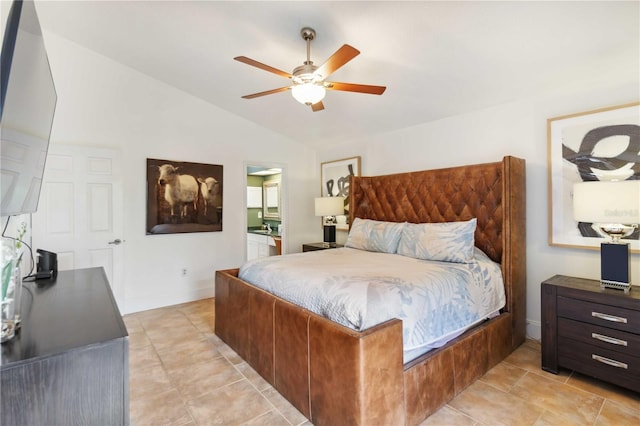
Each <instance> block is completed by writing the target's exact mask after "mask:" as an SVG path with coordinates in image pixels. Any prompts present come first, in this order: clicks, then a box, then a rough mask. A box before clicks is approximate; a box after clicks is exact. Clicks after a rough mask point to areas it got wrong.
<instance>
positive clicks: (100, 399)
mask: <svg viewBox="0 0 640 426" xmlns="http://www.w3.org/2000/svg"><path fill="white" fill-rule="evenodd" d="M22 299H23V303H22V327H21V329H20V330H19V331H18V332H17V333H16V336H15V337H14V338H13V339H12V340H10V341H8V342H5V343H3V344H2V348H1V351H2V355H1V358H0V374H1V377H0V380H1V382H2V387H1V388H0V400H1V405H2V406H1V411H0V424H3V425H12V426H17V425H63V424H75V425H127V424H129V337H128V334H127V329H126V327H125V325H124V322H123V320H122V316H121V315H120V311H119V310H118V306H117V305H116V302H115V300H114V298H113V294H112V292H111V287H110V285H109V282H108V281H107V277H106V275H105V272H104V269H102V268H87V269H77V270H73V271H61V272H59V273H58V276H57V278H56V279H53V280H45V281H37V282H28V283H24V293H23V298H22Z"/></svg>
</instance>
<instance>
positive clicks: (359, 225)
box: [345, 218, 404, 254]
mask: <svg viewBox="0 0 640 426" xmlns="http://www.w3.org/2000/svg"><path fill="white" fill-rule="evenodd" d="M402 228H404V223H397V222H382V221H378V220H371V219H360V218H356V219H355V220H354V221H353V224H352V225H351V230H350V231H349V237H347V242H346V243H345V247H351V248H356V249H360V250H368V251H378V252H382V253H391V254H394V253H395V252H396V251H397V249H398V241H400V235H401V234H402Z"/></svg>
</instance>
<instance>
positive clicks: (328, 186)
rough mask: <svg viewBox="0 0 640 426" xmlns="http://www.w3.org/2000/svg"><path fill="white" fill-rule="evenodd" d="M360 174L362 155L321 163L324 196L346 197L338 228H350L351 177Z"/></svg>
mask: <svg viewBox="0 0 640 426" xmlns="http://www.w3.org/2000/svg"><path fill="white" fill-rule="evenodd" d="M351 175H353V176H360V156H357V157H350V158H343V159H340V160H334V161H325V162H323V163H321V164H320V182H321V185H322V188H321V192H320V193H321V194H322V196H323V197H344V215H339V216H337V217H336V221H337V225H336V229H337V230H342V231H348V230H349V177H350V176H351Z"/></svg>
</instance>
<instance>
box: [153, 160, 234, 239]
mask: <svg viewBox="0 0 640 426" xmlns="http://www.w3.org/2000/svg"><path fill="white" fill-rule="evenodd" d="M222 178H223V173H222V166H221V165H218V164H202V163H189V162H185V161H172V160H158V159H152V158H147V235H157V234H175V233H185V232H215V231H222V183H223V179H222Z"/></svg>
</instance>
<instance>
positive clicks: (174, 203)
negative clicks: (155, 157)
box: [158, 164, 198, 220]
mask: <svg viewBox="0 0 640 426" xmlns="http://www.w3.org/2000/svg"><path fill="white" fill-rule="evenodd" d="M158 171H159V172H160V177H159V178H158V184H160V185H164V199H165V200H167V203H169V205H170V206H171V217H176V216H178V215H180V219H182V220H184V218H185V217H187V207H188V206H189V204H192V205H193V210H197V208H198V183H197V182H196V179H195V178H194V177H193V176H191V175H181V174H180V173H178V167H174V166H172V165H171V164H164V165H162V166H160V167H158Z"/></svg>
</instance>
